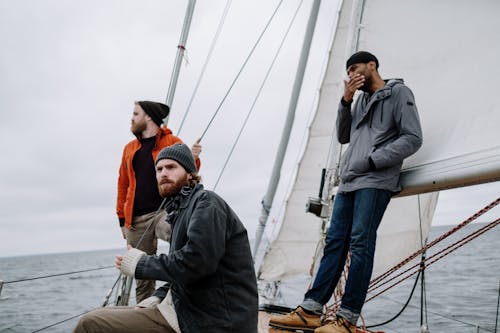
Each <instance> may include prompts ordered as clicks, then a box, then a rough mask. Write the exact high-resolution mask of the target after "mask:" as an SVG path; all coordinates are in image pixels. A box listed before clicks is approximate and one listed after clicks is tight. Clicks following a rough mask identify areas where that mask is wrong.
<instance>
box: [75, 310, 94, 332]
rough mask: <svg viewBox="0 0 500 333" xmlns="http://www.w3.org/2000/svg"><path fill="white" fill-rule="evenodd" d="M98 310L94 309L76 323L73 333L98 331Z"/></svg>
mask: <svg viewBox="0 0 500 333" xmlns="http://www.w3.org/2000/svg"><path fill="white" fill-rule="evenodd" d="M96 318H97V311H92V312H89V313H87V314H85V315H84V316H83V317H82V318H80V320H79V321H78V323H77V324H76V327H75V329H74V330H73V333H92V332H98V331H99V330H98V324H97V321H96Z"/></svg>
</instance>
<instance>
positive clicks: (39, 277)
mask: <svg viewBox="0 0 500 333" xmlns="http://www.w3.org/2000/svg"><path fill="white" fill-rule="evenodd" d="M113 267H115V266H105V267H99V268H92V269H83V270H80V271H74V272H67V273H59V274H50V275H45V276H37V277H33V278H26V279H19V280H13V281H5V282H4V284H9V283H16V282H24V281H32V280H39V279H45V278H50V277H55V276H63V275H70V274H77V273H84V272H91V271H98V270H101V269H109V268H113Z"/></svg>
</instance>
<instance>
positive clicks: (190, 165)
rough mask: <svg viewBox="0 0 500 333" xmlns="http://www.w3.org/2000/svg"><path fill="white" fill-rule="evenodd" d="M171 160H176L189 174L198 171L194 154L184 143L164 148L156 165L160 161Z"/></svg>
mask: <svg viewBox="0 0 500 333" xmlns="http://www.w3.org/2000/svg"><path fill="white" fill-rule="evenodd" d="M163 159H169V160H174V161H176V162H177V163H179V164H180V165H182V166H183V167H184V169H185V170H186V171H187V172H188V173H193V172H195V171H196V162H195V161H194V157H193V153H192V152H191V149H189V147H188V146H186V145H185V144H184V143H176V144H175V145H172V146H169V147H166V148H163V149H162V150H161V151H160V153H159V154H158V157H156V162H155V165H156V164H158V161H159V160H163Z"/></svg>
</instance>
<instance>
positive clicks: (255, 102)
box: [213, 0, 304, 191]
mask: <svg viewBox="0 0 500 333" xmlns="http://www.w3.org/2000/svg"><path fill="white" fill-rule="evenodd" d="M303 2H304V0H301V1H300V3H299V5H298V6H297V9H296V10H295V13H294V15H293V17H292V19H291V21H290V24H289V25H288V28H287V30H286V32H285V34H284V36H283V38H282V39H281V43H280V45H279V47H278V49H277V50H276V53H275V55H274V58H273V60H272V61H271V64H270V65H269V68H268V69H267V71H266V75H265V76H264V79H263V80H262V84H261V85H260V87H259V90H258V91H257V94H256V96H255V98H254V100H253V102H252V105H251V106H250V109H249V110H248V113H247V115H246V117H245V120H244V121H243V124H242V125H241V128H240V131H239V133H238V135H237V137H236V139H235V141H234V143H233V146H232V147H231V151H230V152H229V154H228V156H227V158H226V161H225V162H224V165H223V167H222V169H221V171H220V173H219V176H218V177H217V180H216V182H215V185H214V187H213V191H215V189H216V188H217V185H218V184H219V181H220V179H221V178H222V175H223V174H224V171H225V170H226V166H227V164H228V163H229V160H230V159H231V157H232V155H233V152H234V150H235V148H236V145H237V144H238V142H239V140H240V137H241V134H242V133H243V131H244V129H245V127H246V125H247V122H248V119H249V118H250V115H251V114H252V112H253V110H254V108H255V105H256V104H257V100H258V99H259V97H260V94H261V93H262V89H263V88H264V85H265V84H266V82H267V79H268V78H269V75H270V74H271V70H272V69H273V68H274V64H275V63H276V60H277V59H278V56H279V54H280V51H281V49H282V48H283V45H284V44H285V40H286V38H287V36H288V34H289V33H290V30H291V29H292V25H293V23H294V22H295V19H296V18H297V15H298V13H299V10H300V7H301V6H302V3H303Z"/></svg>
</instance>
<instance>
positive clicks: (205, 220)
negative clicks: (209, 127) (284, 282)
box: [74, 144, 258, 333]
mask: <svg viewBox="0 0 500 333" xmlns="http://www.w3.org/2000/svg"><path fill="white" fill-rule="evenodd" d="M156 179H157V182H158V189H159V192H160V194H161V195H162V197H165V198H167V200H168V201H167V204H166V208H165V210H166V213H167V222H165V223H169V224H170V225H171V230H172V235H171V240H170V249H169V254H168V255H167V254H161V255H159V256H155V255H147V254H146V253H144V252H143V251H140V250H138V249H135V248H132V247H130V246H129V251H128V252H127V253H126V254H125V255H123V256H117V257H116V261H115V265H116V267H117V268H118V269H119V270H120V271H121V272H122V273H124V274H126V275H129V276H135V277H136V278H138V279H145V280H148V279H150V280H161V281H165V282H166V284H165V285H164V286H162V287H161V288H159V289H158V290H156V292H155V293H154V294H153V296H151V297H149V298H147V299H145V300H143V301H142V302H141V303H139V304H137V306H136V307H135V308H133V307H110V308H102V309H99V310H96V311H93V312H91V313H89V314H87V315H85V316H83V317H82V319H81V320H80V321H79V323H78V325H77V327H76V328H75V330H74V332H75V333H90V332H107V333H113V332H117V333H118V332H120V333H127V332H130V333H132V332H134V333H135V332H144V333H148V332H176V333H180V332H189V333H201V332H203V333H205V332H216V333H224V332H228V333H229V332H238V333H256V332H257V316H258V295H257V282H256V278H255V273H254V267H253V260H252V255H251V252H250V244H249V242H248V236H247V231H246V229H245V227H244V226H243V224H242V223H241V222H240V220H239V219H238V217H237V216H236V214H235V213H234V212H233V210H232V209H231V208H230V207H229V205H228V204H227V203H226V202H225V201H224V200H223V199H222V198H221V197H219V196H218V195H217V194H215V193H214V192H212V191H207V190H205V189H204V188H203V185H201V184H199V177H198V175H197V173H196V165H195V160H194V159H193V156H192V154H191V151H190V150H189V148H188V147H187V146H186V145H185V144H175V145H173V146H170V147H167V148H164V149H163V150H162V151H161V152H160V154H159V155H158V157H157V159H156Z"/></svg>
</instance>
